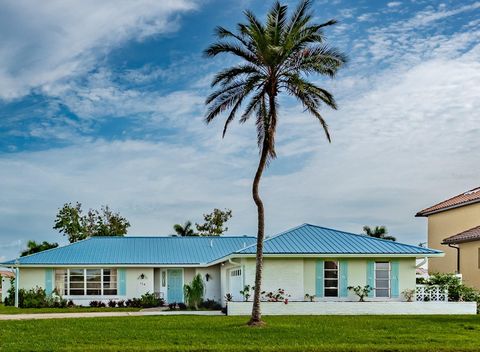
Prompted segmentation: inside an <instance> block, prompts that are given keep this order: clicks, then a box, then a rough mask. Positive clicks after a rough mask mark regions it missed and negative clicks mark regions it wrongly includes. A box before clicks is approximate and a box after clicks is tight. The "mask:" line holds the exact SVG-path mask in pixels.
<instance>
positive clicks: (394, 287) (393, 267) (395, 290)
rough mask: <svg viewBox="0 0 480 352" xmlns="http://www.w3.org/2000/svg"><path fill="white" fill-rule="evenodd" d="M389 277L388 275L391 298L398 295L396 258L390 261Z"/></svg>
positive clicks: (397, 265) (397, 264)
mask: <svg viewBox="0 0 480 352" xmlns="http://www.w3.org/2000/svg"><path fill="white" fill-rule="evenodd" d="M390 269H391V273H390V274H391V277H390V287H391V290H392V292H391V295H392V298H397V297H398V291H399V288H398V287H399V284H398V273H399V263H398V260H394V261H392V262H391V263H390Z"/></svg>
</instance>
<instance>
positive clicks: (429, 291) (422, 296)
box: [415, 285, 448, 302]
mask: <svg viewBox="0 0 480 352" xmlns="http://www.w3.org/2000/svg"><path fill="white" fill-rule="evenodd" d="M415 298H416V301H420V302H448V288H447V287H443V288H442V287H440V286H439V285H417V286H416V288H415Z"/></svg>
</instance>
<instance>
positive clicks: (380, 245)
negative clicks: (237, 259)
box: [237, 224, 442, 255]
mask: <svg viewBox="0 0 480 352" xmlns="http://www.w3.org/2000/svg"><path fill="white" fill-rule="evenodd" d="M263 248H264V250H263V253H264V254H267V255H268V254H367V255H368V254H386V255H392V254H412V255H429V254H440V253H442V252H441V251H438V250H434V249H430V248H424V247H418V246H412V245H409V244H404V243H399V242H394V241H387V240H383V239H378V238H374V237H369V236H366V235H359V234H354V233H349V232H344V231H339V230H334V229H329V228H326V227H321V226H316V225H310V224H303V225H301V226H299V227H295V228H293V229H291V230H288V231H285V232H283V233H281V234H279V235H277V236H274V237H271V238H268V239H266V240H265V242H264V246H263ZM255 252H256V247H255V246H254V245H253V246H250V247H247V248H245V249H243V250H239V251H238V252H237V253H239V254H254V253H255Z"/></svg>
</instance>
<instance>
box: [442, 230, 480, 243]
mask: <svg viewBox="0 0 480 352" xmlns="http://www.w3.org/2000/svg"><path fill="white" fill-rule="evenodd" d="M471 241H480V226H477V227H474V228H472V229H469V230H466V231H463V232H460V233H457V234H456V235H453V236H450V237H447V238H445V239H444V240H443V243H445V244H449V243H462V242H471Z"/></svg>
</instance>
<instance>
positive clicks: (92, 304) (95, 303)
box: [89, 301, 100, 308]
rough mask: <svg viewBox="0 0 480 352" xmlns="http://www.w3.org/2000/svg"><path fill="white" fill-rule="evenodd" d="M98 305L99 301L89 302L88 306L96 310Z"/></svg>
mask: <svg viewBox="0 0 480 352" xmlns="http://www.w3.org/2000/svg"><path fill="white" fill-rule="evenodd" d="M99 303H100V302H99V301H91V302H90V304H89V305H90V307H92V308H96V307H98V304H99Z"/></svg>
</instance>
